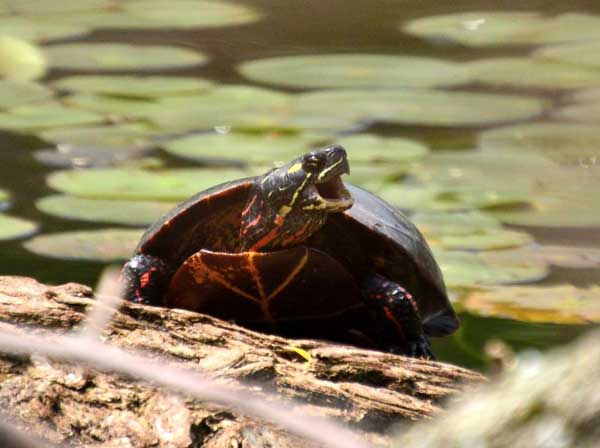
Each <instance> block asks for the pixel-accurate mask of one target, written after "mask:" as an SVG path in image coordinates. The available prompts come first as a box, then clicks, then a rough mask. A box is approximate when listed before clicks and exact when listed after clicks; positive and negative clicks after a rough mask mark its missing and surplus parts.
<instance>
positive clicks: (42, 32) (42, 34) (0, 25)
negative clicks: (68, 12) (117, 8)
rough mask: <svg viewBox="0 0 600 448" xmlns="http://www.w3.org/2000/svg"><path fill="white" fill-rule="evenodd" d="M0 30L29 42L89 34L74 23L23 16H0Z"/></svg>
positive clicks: (81, 26)
mask: <svg viewBox="0 0 600 448" xmlns="http://www.w3.org/2000/svg"><path fill="white" fill-rule="evenodd" d="M55 4H56V2H55ZM0 30H2V34H4V35H8V36H12V37H14V38H18V39H24V40H27V41H30V42H46V41H50V40H54V39H65V38H69V37H80V36H83V35H85V34H87V33H88V32H89V28H87V27H85V26H83V25H81V24H77V23H76V22H73V23H66V22H64V23H60V22H57V21H44V20H39V19H36V18H33V17H23V16H0Z"/></svg>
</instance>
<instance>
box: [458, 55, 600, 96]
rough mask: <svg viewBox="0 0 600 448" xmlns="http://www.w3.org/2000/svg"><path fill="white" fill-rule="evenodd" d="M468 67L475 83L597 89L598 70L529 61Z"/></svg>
mask: <svg viewBox="0 0 600 448" xmlns="http://www.w3.org/2000/svg"><path fill="white" fill-rule="evenodd" d="M467 67H468V69H469V70H470V72H471V75H472V77H473V78H474V80H475V81H478V82H481V83H484V84H490V85H494V86H515V87H527V88H541V89H553V90H558V89H575V88H582V87H591V86H599V85H600V71H598V70H592V69H588V68H585V67H582V66H577V65H570V64H561V63H557V62H552V61H544V60H536V59H530V58H516V57H513V58H495V59H483V60H479V61H475V62H471V63H469V64H468V65H467ZM532 74H534V75H533V76H532Z"/></svg>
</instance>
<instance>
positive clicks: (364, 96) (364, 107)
mask: <svg viewBox="0 0 600 448" xmlns="http://www.w3.org/2000/svg"><path fill="white" fill-rule="evenodd" d="M545 106H546V103H545V102H544V101H542V100H540V99H537V98H533V97H524V96H516V95H492V94H482V93H472V92H459V91H452V92H444V91H436V90H416V89H415V90H413V89H411V90H386V89H379V90H347V89H337V90H322V91H317V92H310V93H305V94H301V95H297V96H296V101H295V104H294V107H295V112H296V113H297V114H298V115H313V116H328V115H330V114H333V115H336V114H337V115H339V116H344V117H351V118H353V119H355V120H367V121H383V122H389V123H405V124H420V125H429V126H469V125H485V124H492V123H500V122H503V121H512V120H522V119H525V118H530V117H534V116H536V115H539V114H540V113H541V112H542V111H543V110H544V108H545Z"/></svg>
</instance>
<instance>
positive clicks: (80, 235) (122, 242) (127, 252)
mask: <svg viewBox="0 0 600 448" xmlns="http://www.w3.org/2000/svg"><path fill="white" fill-rule="evenodd" d="M143 232H144V231H143V230H138V229H136V230H126V229H102V230H89V231H74V232H61V233H52V234H46V235H39V236H36V237H35V238H32V239H30V240H29V241H27V242H25V244H24V246H25V248H26V249H27V250H29V251H31V252H33V253H35V254H37V255H41V256H45V257H50V258H61V259H67V260H90V261H97V262H110V261H120V260H126V259H128V258H129V257H130V256H131V254H132V253H133V251H134V249H135V247H136V245H137V243H138V241H139V239H140V237H141V236H142V234H143Z"/></svg>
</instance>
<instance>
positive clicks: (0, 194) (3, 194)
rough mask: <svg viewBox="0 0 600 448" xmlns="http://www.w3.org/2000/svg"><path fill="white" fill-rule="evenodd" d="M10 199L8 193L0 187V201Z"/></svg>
mask: <svg viewBox="0 0 600 448" xmlns="http://www.w3.org/2000/svg"><path fill="white" fill-rule="evenodd" d="M9 199H10V193H9V192H8V191H6V190H3V189H1V188H0V202H6V201H8V200H9Z"/></svg>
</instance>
